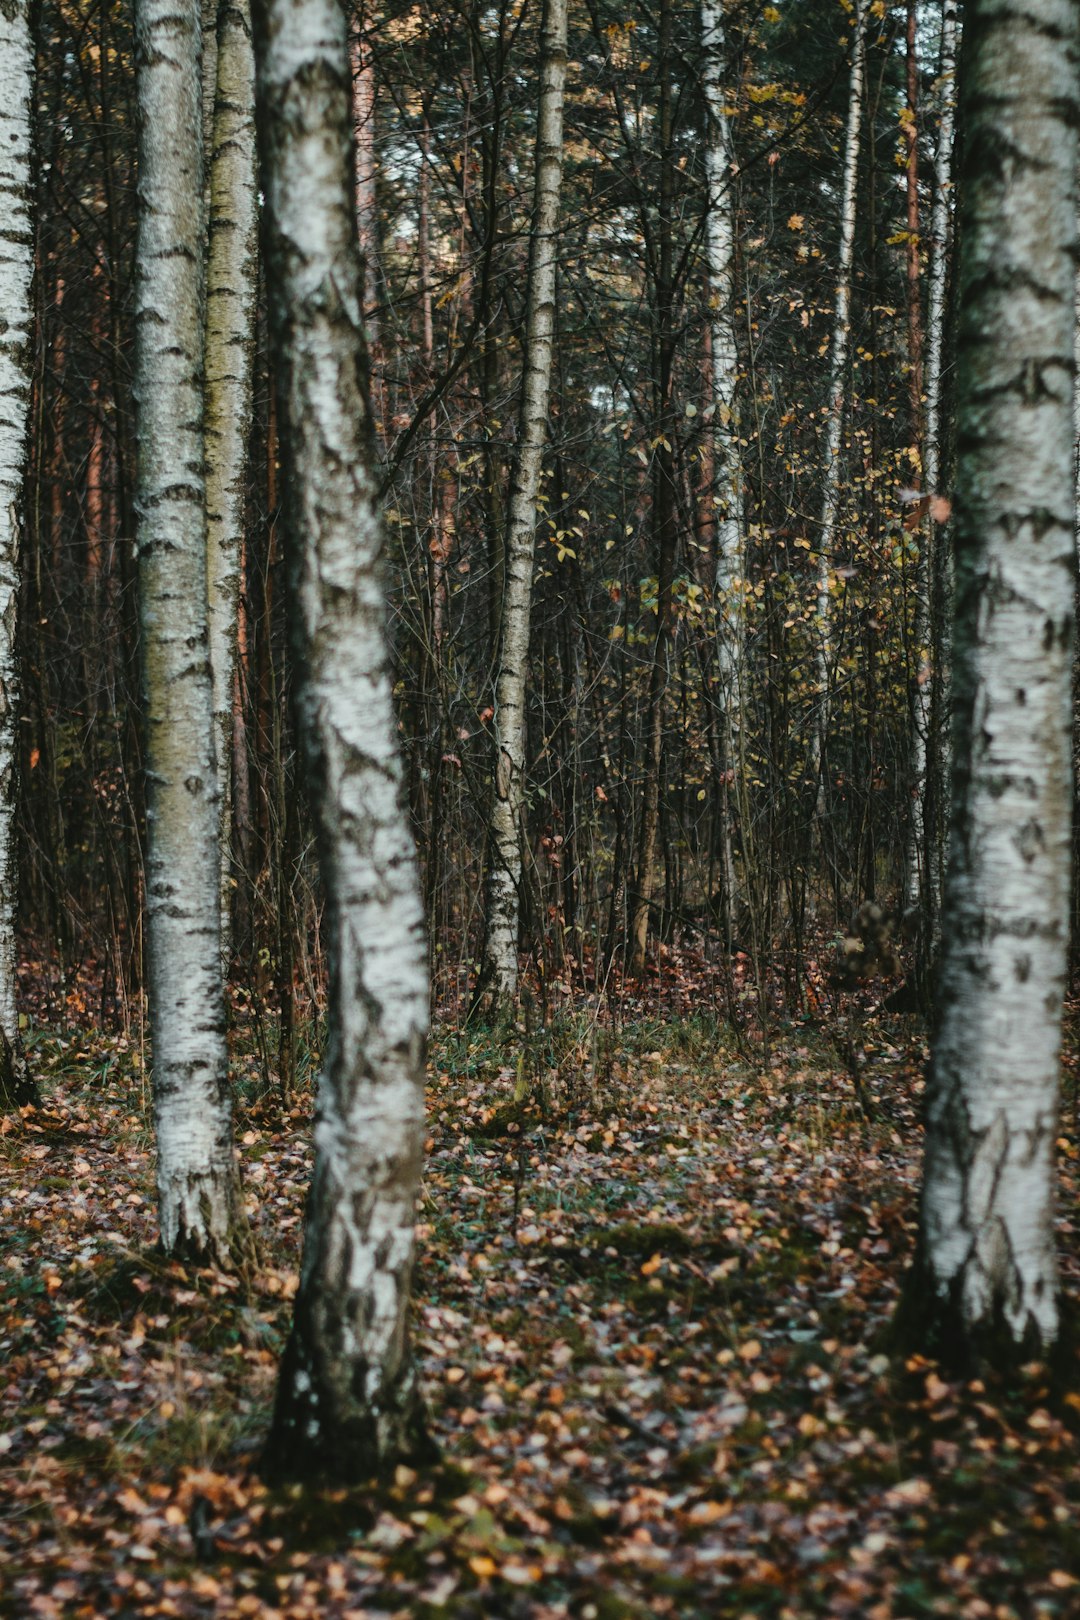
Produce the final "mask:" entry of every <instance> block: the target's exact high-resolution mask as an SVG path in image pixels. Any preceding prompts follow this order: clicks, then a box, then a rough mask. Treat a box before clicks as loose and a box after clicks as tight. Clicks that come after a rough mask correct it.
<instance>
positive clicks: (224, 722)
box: [204, 0, 258, 960]
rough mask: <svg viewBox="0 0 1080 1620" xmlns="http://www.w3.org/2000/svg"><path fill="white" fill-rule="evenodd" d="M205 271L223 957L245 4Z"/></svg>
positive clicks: (222, 87) (209, 565) (237, 552)
mask: <svg viewBox="0 0 1080 1620" xmlns="http://www.w3.org/2000/svg"><path fill="white" fill-rule="evenodd" d="M216 62H217V95H216V98H215V101H214V125H213V141H212V155H211V160H210V240H209V253H208V256H207V272H206V426H205V433H204V438H205V443H206V572H207V593H208V624H209V634H210V671H211V677H212V681H213V706H214V729H215V745H216V746H215V753H216V759H217V770H218V786H219V794H220V799H219V831H218V837H219V842H220V852H221V933H222V958H223V960H227V959H228V954H229V950H228V947H229V919H230V915H231V909H232V774H233V773H232V761H233V752H234V750H233V696H234V687H235V678H236V626H237V610H238V606H239V598H240V557H241V548H242V543H243V531H244V509H245V502H246V494H247V491H246V473H247V455H248V437H249V434H250V432H251V389H252V366H253V363H254V353H255V298H256V290H257V286H256V283H257V262H256V230H257V220H258V212H257V201H256V187H255V62H254V57H253V55H252V48H251V16H250V7H249V4H248V0H222V5H221V9H220V12H219V16H218V35H217V52H216Z"/></svg>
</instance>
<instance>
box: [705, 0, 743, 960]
mask: <svg viewBox="0 0 1080 1620" xmlns="http://www.w3.org/2000/svg"><path fill="white" fill-rule="evenodd" d="M701 32H702V47H703V51H704V57H705V66H704V71H703V75H702V83H703V87H704V91H705V106H706V111H707V114H708V125H707V131H706V142H705V176H706V181H707V184H708V191H709V195H708V211H707V213H706V216H705V249H706V257H707V262H708V271H709V287H710V294H711V296H710V301H709V302H710V311H711V323H710V325H711V330H710V337H711V342H710V345H709V347H710V352H711V366H710V370H711V373H712V394H713V397H712V404H713V408H714V413H715V414H714V418H713V433H712V445H711V449H712V462H713V499H714V505H715V514H716V515H715V519H714V521H715V526H716V528H715V532H716V577H715V581H714V589H715V602H716V616H717V618H716V622H717V630H716V666H717V674H718V677H719V702H720V727H719V740H720V760H719V766H720V783H719V789H720V798H721V819H720V846H721V859H722V868H723V885H724V888H723V905H724V934H725V942H726V944H727V947H728V949H729V950H730V948H731V946H732V943H733V938H734V930H735V923H736V917H737V914H738V894H737V891H736V877H735V853H734V833H733V828H732V816H731V805H732V799H733V795H732V793H731V791H730V781H729V773H730V772H731V771H732V769H733V766H734V761H735V757H736V748H735V733H736V732H737V730H738V725H739V711H740V705H741V690H740V674H741V669H742V653H743V634H744V629H743V618H744V614H743V601H744V589H745V586H744V568H745V565H744V556H745V544H744V536H743V489H742V484H743V478H742V459H741V454H740V450H739V424H738V402H737V397H736V389H737V386H738V376H739V353H738V347H737V344H736V340H735V201H734V184H735V162H734V153H733V150H732V139H731V128H730V120H729V116H728V111H727V105H728V98H727V95H726V93H725V88H726V87H725V69H726V66H727V63H726V61H725V43H726V42H725V35H724V11H723V0H702V6H701Z"/></svg>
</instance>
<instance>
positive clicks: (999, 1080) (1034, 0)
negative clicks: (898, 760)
mask: <svg viewBox="0 0 1080 1620" xmlns="http://www.w3.org/2000/svg"><path fill="white" fill-rule="evenodd" d="M965 28H966V29H967V30H968V38H967V43H966V54H965V83H964V86H963V107H962V116H963V119H964V145H965V151H966V153H967V157H966V171H965V185H964V190H963V193H962V197H961V209H962V228H961V232H960V255H961V257H960V270H959V275H960V293H959V310H960V317H959V326H958V334H957V413H958V414H957V421H958V448H959V465H958V474H957V490H956V507H955V518H956V542H957V549H956V557H957V577H956V616H955V625H954V663H953V719H954V751H955V760H954V770H953V802H952V829H951V834H952V835H951V843H950V850H949V870H948V877H947V884H946V897H945V915H944V921H943V944H942V951H943V954H942V965H941V971H940V992H939V1005H940V1026H939V1030H938V1034H937V1038H936V1040H935V1042H934V1048H933V1058H932V1064H931V1075H930V1086H929V1094H928V1109H927V1123H926V1158H925V1164H924V1179H923V1194H922V1212H921V1231H920V1248H919V1263H918V1267H917V1270H916V1273H915V1275H914V1279H913V1283H912V1289H911V1291H910V1293H909V1299H913V1300H914V1304H915V1307H916V1309H921V1312H922V1315H923V1318H924V1324H925V1326H926V1327H927V1328H928V1338H929V1342H930V1343H931V1345H932V1347H933V1348H934V1349H935V1350H937V1351H939V1352H940V1353H941V1354H942V1355H944V1356H947V1357H948V1358H949V1359H951V1360H953V1361H956V1362H963V1361H964V1360H967V1359H971V1357H972V1355H973V1354H974V1355H978V1354H980V1353H982V1354H986V1355H988V1356H991V1357H997V1358H1000V1359H1008V1358H1009V1357H1010V1356H1015V1355H1019V1356H1020V1357H1022V1358H1023V1357H1027V1356H1029V1355H1032V1354H1038V1353H1039V1352H1041V1351H1042V1350H1044V1349H1045V1348H1046V1347H1048V1346H1049V1345H1051V1344H1052V1343H1053V1342H1054V1340H1055V1337H1056V1335H1057V1332H1058V1301H1057V1288H1058V1277H1057V1266H1056V1259H1055V1248H1054V1229H1053V1188H1054V1179H1055V1175H1054V1140H1055V1136H1056V1127H1057V1110H1058V1079H1059V1075H1058V1068H1059V1063H1058V1060H1059V1047H1060V1039H1061V1015H1062V999H1063V995H1064V990H1065V968H1066V941H1067V933H1068V905H1069V865H1070V839H1071V834H1070V818H1071V799H1072V793H1071V768H1070V766H1071V761H1070V753H1071V747H1070V742H1071V703H1070V675H1071V668H1072V630H1073V615H1074V560H1075V554H1074V527H1073V526H1074V512H1073V465H1072V433H1073V329H1072V327H1073V313H1074V310H1073V296H1074V285H1073V278H1074V268H1075V265H1074V251H1075V246H1076V204H1075V196H1074V179H1075V173H1076V155H1077V143H1076V128H1077V123H1078V113H1080V81H1078V77H1077V72H1078V66H1080V61H1078V58H1080V10H1078V8H1077V6H1076V4H1075V0H969V4H968V6H967V9H966V13H965ZM926 1318H928V1322H926V1321H925V1319H926Z"/></svg>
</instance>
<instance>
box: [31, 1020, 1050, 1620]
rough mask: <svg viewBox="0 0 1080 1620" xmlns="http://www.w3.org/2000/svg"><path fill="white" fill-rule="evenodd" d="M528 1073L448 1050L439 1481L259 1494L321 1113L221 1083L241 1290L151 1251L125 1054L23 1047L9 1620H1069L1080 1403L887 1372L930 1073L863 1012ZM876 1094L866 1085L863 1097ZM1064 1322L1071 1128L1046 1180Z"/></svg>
mask: <svg viewBox="0 0 1080 1620" xmlns="http://www.w3.org/2000/svg"><path fill="white" fill-rule="evenodd" d="M624 1012H625V1021H624V1022H622V1024H621V1026H620V1027H619V1028H618V1030H617V1031H612V1030H611V1029H610V1028H609V1027H603V1026H600V1025H596V1024H594V1023H592V1022H591V1020H590V1017H589V1015H588V1014H586V1013H581V1014H578V1015H576V1016H574V1017H570V1016H569V1015H567V1016H565V1017H563V1018H562V1019H560V1020H556V1022H555V1024H554V1025H553V1026H552V1027H551V1028H550V1029H549V1030H548V1031H546V1032H545V1033H544V1034H543V1035H541V1036H537V1035H534V1036H532V1037H531V1038H530V1040H529V1041H528V1043H527V1044H526V1046H525V1048H524V1053H523V1056H522V1058H521V1060H520V1061H519V1062H517V1063H514V1064H508V1063H507V1061H506V1056H505V1052H504V1051H503V1050H500V1049H498V1048H496V1047H494V1046H492V1045H491V1044H490V1043H489V1042H487V1041H486V1040H485V1039H484V1038H482V1037H475V1038H474V1037H466V1036H465V1035H464V1034H462V1033H460V1032H454V1031H447V1030H443V1031H442V1032H440V1033H439V1034H438V1036H437V1038H436V1040H435V1042H434V1046H433V1059H434V1060H433V1064H432V1080H431V1096H430V1140H429V1143H428V1149H429V1157H428V1165H427V1175H426V1182H425V1193H424V1202H423V1209H422V1221H423V1226H422V1260H421V1264H420V1267H419V1272H418V1275H417V1278H416V1301H417V1304H416V1313H415V1326H416V1342H417V1352H418V1355H419V1358H420V1360H421V1363H422V1367H423V1374H424V1379H425V1387H426V1393H427V1399H428V1403H429V1407H430V1413H431V1422H432V1426H433V1429H434V1431H435V1434H436V1435H437V1438H438V1441H439V1444H440V1446H441V1448H442V1453H443V1462H442V1464H441V1465H439V1466H438V1467H436V1468H434V1469H432V1470H431V1471H430V1472H429V1473H425V1474H422V1475H417V1474H416V1473H414V1472H412V1471H410V1470H408V1469H400V1470H399V1471H398V1473H397V1476H396V1478H395V1479H394V1480H393V1481H392V1482H390V1483H388V1484H386V1485H384V1486H382V1487H378V1488H377V1487H374V1486H373V1487H372V1488H371V1489H369V1490H357V1491H351V1492H342V1491H338V1492H322V1493H310V1492H308V1493H304V1492H300V1491H287V1490H286V1491H281V1490H278V1491H270V1490H267V1489H266V1488H265V1487H264V1486H263V1485H262V1484H261V1483H260V1481H259V1479H258V1475H257V1472H256V1465H257V1459H258V1451H259V1445H260V1440H261V1438H262V1436H263V1435H264V1433H265V1430H266V1425H267V1422H268V1417H269V1409H270V1403H271V1400H272V1395H273V1388H274V1375H275V1366H276V1359H277V1356H278V1354H279V1352H280V1349H281V1345H282V1341H283V1334H284V1332H285V1331H286V1328H287V1324H288V1318H289V1301H290V1298H291V1296H292V1294H293V1292H294V1291H295V1288H296V1283H297V1266H298V1261H299V1244H300V1235H301V1226H302V1215H303V1201H304V1195H305V1190H306V1187H307V1182H308V1175H309V1170H310V1157H311V1156H310V1105H311V1099H310V1095H308V1094H306V1093H301V1095H300V1096H299V1097H298V1099H297V1100H296V1102H295V1103H294V1104H293V1105H291V1106H290V1107H289V1108H288V1109H282V1107H281V1105H280V1103H279V1101H278V1100H277V1099H276V1097H275V1096H274V1095H273V1094H270V1093H267V1091H266V1088H265V1086H264V1085H263V1084H262V1083H261V1082H260V1080H259V1077H258V1064H257V1062H256V1059H255V1058H254V1057H251V1058H245V1057H241V1058H240V1059H239V1060H238V1078H237V1090H238V1098H239V1103H238V1119H237V1125H238V1137H239V1139H240V1141H241V1150H242V1153H243V1157H244V1166H245V1180H246V1186H247V1189H248V1194H249V1202H250V1206H251V1209H252V1212H253V1219H254V1221H255V1223H256V1226H257V1229H258V1233H259V1237H260V1240H261V1244H262V1249H263V1256H264V1264H263V1269H262V1270H261V1271H260V1273H259V1274H258V1275H257V1276H256V1277H254V1278H252V1279H247V1280H246V1281H244V1280H242V1279H239V1278H236V1277H232V1276H228V1275H225V1274H220V1273H215V1272H205V1271H204V1272H193V1271H190V1270H185V1269H184V1268H183V1267H181V1266H179V1265H166V1264H164V1263H163V1262H162V1261H161V1260H160V1258H158V1257H157V1256H156V1255H155V1253H154V1251H153V1248H152V1242H153V1238H154V1194H153V1161H152V1151H151V1149H152V1142H151V1131H150V1119H149V1112H148V1096H147V1085H146V1081H145V1075H144V1071H143V1066H142V1064H141V1062H140V1052H139V1051H138V1049H137V1046H136V1044H135V1043H134V1042H126V1041H124V1040H123V1039H122V1038H119V1037H116V1036H105V1035H102V1034H100V1033H95V1032H94V1031H92V1030H88V1029H86V1028H79V1027H76V1026H74V1025H69V1026H67V1027H65V1028H57V1027H52V1028H39V1029H32V1030H31V1031H29V1033H28V1039H29V1044H30V1047H31V1051H32V1057H33V1061H34V1065H35V1068H36V1071H37V1073H38V1075H39V1077H40V1080H41V1083H42V1090H43V1096H44V1107H43V1109H42V1110H40V1111H38V1112H36V1113H35V1112H25V1113H24V1114H23V1115H21V1116H18V1115H16V1116H14V1117H8V1118H7V1119H5V1120H3V1121H2V1122H0V1132H2V1134H0V1165H2V1169H0V1177H2V1181H0V1222H2V1225H0V1231H2V1234H3V1236H2V1238H0V1266H2V1270H0V1279H2V1281H0V1401H2V1405H0V1614H2V1615H5V1616H16V1617H18V1620H22V1617H24V1616H43V1617H51V1616H65V1617H67V1616H71V1617H73V1620H94V1617H96V1616H150V1615H162V1616H183V1617H187V1616H241V1615H244V1616H246V1615H250V1616H256V1617H259V1616H261V1617H263V1620H275V1617H281V1620H291V1617H297V1620H298V1617H300V1616H310V1615H318V1616H321V1617H328V1620H361V1617H370V1620H389V1617H394V1616H400V1617H405V1616H409V1617H413V1616H416V1617H419V1620H440V1617H445V1620H466V1617H476V1620H479V1617H481V1616H483V1617H487V1616H505V1617H507V1620H518V1617H520V1620H546V1617H549V1616H550V1617H555V1616H572V1617H575V1620H621V1617H637V1616H640V1617H644V1616H654V1615H656V1616H665V1615H678V1616H680V1620H696V1617H698V1616H700V1617H727V1616H732V1617H739V1616H777V1617H792V1616H803V1615H848V1616H853V1617H858V1620H885V1617H896V1620H906V1617H918V1616H922V1615H930V1614H933V1615H962V1616H973V1617H974V1616H993V1617H999V1620H1012V1617H1017V1620H1021V1617H1027V1616H1032V1617H1042V1616H1059V1615H1080V1580H1078V1577H1080V1444H1078V1440H1077V1434H1076V1423H1075V1420H1076V1419H1077V1417H1078V1416H1080V1367H1078V1377H1077V1379H1076V1386H1075V1388H1076V1393H1073V1394H1068V1393H1067V1394H1066V1395H1065V1397H1064V1400H1061V1399H1060V1398H1051V1395H1050V1392H1049V1389H1048V1386H1047V1380H1046V1377H1045V1375H1044V1370H1043V1368H1041V1367H1040V1366H1038V1365H1032V1366H1029V1367H1028V1368H1026V1369H1025V1371H1024V1373H1023V1376H1022V1377H1021V1378H1020V1379H1019V1380H1016V1381H1014V1382H1013V1384H1012V1385H1011V1387H1008V1388H995V1387H993V1386H992V1385H988V1384H984V1383H981V1382H977V1381H976V1382H966V1383H957V1382H953V1381H951V1380H950V1379H949V1378H948V1377H945V1376H943V1374H942V1373H941V1371H940V1370H939V1369H938V1368H937V1367H935V1365H934V1364H933V1363H932V1362H930V1361H928V1360H924V1359H922V1358H919V1357H915V1358H912V1359H910V1360H908V1361H907V1363H906V1365H901V1366H899V1367H898V1366H896V1365H894V1364H890V1362H889V1360H888V1359H887V1357H886V1356H885V1355H884V1354H883V1353H882V1342H883V1341H882V1337H881V1335H882V1330H883V1327H884V1326H885V1324H886V1323H887V1322H888V1319H889V1317H890V1313H891V1312H892V1310H893V1307H894V1305H895V1302H896V1299H897V1293H898V1288H899V1285H900V1282H901V1278H902V1275H903V1272H904V1269H905V1266H906V1264H907V1260H908V1257H909V1253H910V1246H911V1240H912V1234H913V1221H914V1214H915V1208H914V1198H915V1184H916V1178H917V1174H918V1159H919V1152H920V1130H919V1125H918V1118H919V1093H920V1090H921V1086H922V1080H921V1073H922V1068H923V1060H924V1055H925V1048H924V1046H923V1036H922V1033H921V1031H920V1029H919V1027H918V1026H917V1025H916V1024H915V1022H914V1021H913V1020H909V1019H894V1020H891V1021H890V1020H888V1019H883V1018H881V1017H879V1016H877V1015H874V1014H873V1013H872V1012H870V1011H868V1010H867V1009H866V1008H865V1007H864V1009H863V1010H862V1011H861V1012H860V1011H858V1009H852V1008H849V1010H848V1011H847V1012H844V1013H843V1014H842V1015H839V1016H838V1015H836V1013H835V1010H834V1011H833V1012H832V1013H831V1014H830V1015H829V1016H828V1017H824V1016H822V1017H820V1018H819V1020H818V1021H817V1023H813V1022H786V1023H785V1022H784V1021H783V1020H781V1019H778V1020H777V1021H776V1022H775V1025H774V1027H773V1029H772V1032H771V1044H770V1049H769V1051H768V1053H767V1054H766V1053H764V1052H763V1050H762V1049H761V1047H760V1044H758V1043H756V1042H755V1041H753V1040H751V1039H748V1038H743V1039H738V1040H737V1039H735V1038H734V1037H733V1036H732V1034H731V1033H730V1031H728V1030H726V1029H725V1027H724V1026H723V1025H722V1024H721V1023H719V1022H718V1021H716V1020H714V1019H712V1018H706V1017H703V1016H691V1017H657V1016H653V1015H651V1014H650V1013H649V1011H648V1009H647V1008H643V1007H634V1006H628V1007H625V1008H624ZM856 1076H857V1084H856ZM1060 1149H1061V1152H1060V1163H1061V1169H1062V1197H1061V1206H1060V1208H1061V1231H1062V1249H1063V1251H1064V1255H1065V1261H1064V1264H1065V1278H1064V1281H1065V1287H1066V1290H1067V1292H1069V1293H1070V1294H1071V1295H1072V1296H1073V1297H1074V1298H1075V1297H1076V1296H1077V1293H1078V1283H1080V1254H1078V1252H1077V1245H1076V1241H1075V1239H1076V1225H1075V1222H1076V1218H1077V1182H1076V1154H1077V1147H1076V1140H1075V1118H1074V1109H1073V1104H1072V1100H1071V1098H1070V1099H1069V1103H1068V1107H1067V1115H1066V1121H1065V1124H1064V1126H1063V1135H1062V1139H1061V1144H1060Z"/></svg>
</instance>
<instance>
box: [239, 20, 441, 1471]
mask: <svg viewBox="0 0 1080 1620" xmlns="http://www.w3.org/2000/svg"><path fill="white" fill-rule="evenodd" d="M254 24H255V47H256V66H257V122H258V134H259V143H260V155H261V160H262V163H261V172H262V177H263V186H264V191H265V197H266V209H267V230H266V237H265V242H266V257H267V282H268V290H269V296H270V314H271V320H272V323H273V331H274V337H275V347H276V366H277V399H278V405H279V409H280V413H281V451H282V461H283V499H284V506H283V521H284V526H285V536H286V547H287V563H288V574H289V581H290V589H289V616H290V638H291V643H292V649H293V656H294V660H295V665H294V667H295V685H294V694H295V702H296V714H297V727H298V732H299V736H300V743H301V748H302V751H303V759H304V763H305V767H306V772H307V780H308V784H309V790H310V795H311V802H312V813H313V817H314V820H315V826H316V833H317V838H318V848H319V861H320V866H321V869H322V875H323V882H324V887H325V893H326V914H325V920H324V924H323V929H324V938H325V941H326V947H327V955H328V959H329V966H330V987H329V1027H328V1035H327V1047H326V1052H325V1054H324V1060H323V1069H322V1076H321V1080H320V1086H319V1102H318V1111H317V1118H316V1125H315V1155H316V1156H315V1170H314V1176H313V1180H312V1187H311V1194H310V1198H309V1201H308V1211H307V1220H306V1224H305V1231H304V1259H303V1266H302V1272H301V1280H300V1289H299V1293H298V1295H297V1300H296V1309H295V1314H294V1318H293V1325H292V1331H291V1333H290V1337H289V1341H288V1345H287V1347H286V1350H285V1355H284V1359H283V1362H282V1367H281V1374H280V1379H279V1383H278V1391H277V1403H276V1407H275V1412H274V1421H273V1427H272V1430H271V1434H270V1439H269V1443H268V1448H267V1453H266V1457H265V1466H266V1468H267V1471H268V1472H269V1473H271V1474H273V1475H275V1476H277V1477H288V1478H305V1477H312V1476H316V1477H319V1476H321V1477H329V1478H337V1479H362V1478H365V1477H367V1476H369V1475H371V1474H373V1473H376V1472H379V1471H382V1470H383V1469H385V1468H386V1467H387V1466H388V1465H389V1464H391V1463H392V1462H393V1461H394V1460H395V1459H397V1458H400V1457H402V1456H409V1455H411V1454H415V1453H417V1452H418V1451H419V1450H421V1449H422V1447H423V1446H424V1444H425V1439H424V1426H423V1418H422V1411H421V1406H420V1401H419V1396H418V1393H417V1386H416V1377H415V1373H414V1370H413V1363H412V1358H411V1353H410V1347H409V1335H408V1303H409V1287H410V1279H411V1273H412V1265H413V1253H414V1247H415V1237H414V1229H415V1209H416V1198H417V1193H418V1189H419V1183H420V1168H421V1156H422V1145H423V1109H424V1056H425V1046H426V1038H427V1026H428V986H427V950H426V942H425V936H424V919H423V912H422V908H421V904H420V889H419V882H418V875H417V866H416V853H415V850H414V848H413V844H412V839H411V835H410V832H409V828H408V822H407V817H406V810H405V804H404V797H403V772H402V765H401V759H400V755H399V750H398V742H397V722H396V717H395V713H394V706H393V698H392V689H391V679H390V666H389V652H388V646H387V639H386V629H385V606H384V594H383V588H382V579H381V559H382V553H383V546H384V539H383V528H382V523H381V519H380V515H379V511H378V507H377V502H376V483H375V479H374V476H373V473H372V467H371V413H370V406H369V402H368V397H367V381H368V379H367V368H366V358H365V350H364V340H363V331H362V317H361V309H362V297H363V291H362V289H363V277H362V269H361V264H360V256H359V249H358V245H357V239H356V222H355V216H354V212H353V199H352V196H351V158H350V149H349V141H350V124H349V58H348V46H347V41H346V30H345V16H344V12H343V11H342V9H341V7H340V6H339V5H338V4H337V3H336V0H257V4H256V6H255V8H254Z"/></svg>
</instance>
